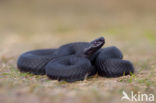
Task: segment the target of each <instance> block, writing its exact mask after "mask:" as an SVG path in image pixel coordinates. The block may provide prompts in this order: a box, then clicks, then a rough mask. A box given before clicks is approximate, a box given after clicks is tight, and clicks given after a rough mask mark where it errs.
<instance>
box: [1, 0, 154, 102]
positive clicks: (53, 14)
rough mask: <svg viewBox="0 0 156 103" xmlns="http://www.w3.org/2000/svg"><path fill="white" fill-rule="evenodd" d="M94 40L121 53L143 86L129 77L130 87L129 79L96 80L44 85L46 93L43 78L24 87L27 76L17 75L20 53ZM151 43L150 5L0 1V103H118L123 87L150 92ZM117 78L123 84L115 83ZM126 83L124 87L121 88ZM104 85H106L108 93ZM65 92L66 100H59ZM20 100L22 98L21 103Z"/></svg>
mask: <svg viewBox="0 0 156 103" xmlns="http://www.w3.org/2000/svg"><path fill="white" fill-rule="evenodd" d="M100 36H104V37H105V39H106V44H105V47H106V46H111V45H114V46H117V47H118V48H120V49H121V50H122V51H123V53H124V58H125V59H128V60H131V61H132V62H133V63H134V66H135V68H136V71H137V72H136V77H137V78H138V79H139V80H140V79H141V80H142V79H143V80H145V81H143V80H142V82H143V84H140V82H139V83H138V82H137V81H134V82H133V81H131V77H129V78H130V82H129V78H128V79H125V78H124V79H123V78H117V79H106V78H100V77H99V78H98V79H97V78H96V79H95V78H93V79H91V80H90V81H87V82H78V83H75V84H64V83H63V84H59V83H57V82H56V81H50V82H48V83H50V89H47V86H44V85H42V84H43V83H45V82H46V81H47V78H46V77H35V76H33V77H31V80H32V78H33V80H32V81H31V82H30V80H29V79H30V78H29V76H30V75H29V76H27V74H24V75H22V74H20V73H19V72H18V71H17V68H16V60H17V58H18V56H19V55H20V54H21V53H23V52H25V51H28V50H32V49H41V48H55V47H59V46H60V45H62V44H65V43H69V42H75V41H91V40H93V39H95V38H97V37H100ZM155 44H156V1H155V0H0V48H1V49H0V71H1V76H2V79H1V80H0V83H1V85H0V90H1V91H0V100H1V101H2V102H3V103H4V102H7V103H9V102H10V101H11V102H12V103H13V102H16V103H18V102H19V103H20V102H21V101H22V102H27V101H29V102H32V101H33V102H37V101H38V100H40V99H41V98H42V100H43V101H44V102H47V103H49V102H51V98H53V99H52V100H55V101H56V102H57V101H61V102H64V103H69V102H73V101H74V102H78V103H80V102H81V103H83V102H84V103H85V102H91V103H95V102H103V101H107V103H108V102H110V103H111V102H112V103H113V102H114V101H116V100H120V96H121V95H120V94H119V91H120V90H123V89H125V88H124V86H125V87H126V88H129V90H132V89H135V90H136V91H137V90H140V91H141V90H142V91H144V92H147V91H148V92H150V91H152V92H154V91H155V90H154V89H155V87H156V85H155V84H156V83H155V82H154V81H155V80H156V78H155V73H156V71H155V69H154V68H155V66H154V65H155V64H156V62H155V61H156V53H155V52H156V46H155ZM12 68H14V69H12ZM14 70H15V71H14ZM152 73H154V76H153V75H152ZM148 74H149V75H148ZM145 75H146V76H145ZM151 75H152V76H151ZM21 78H22V81H21ZM38 78H39V79H38ZM41 78H44V79H45V78H46V79H45V80H42V79H41ZM126 78H127V77H126ZM23 79H24V80H23ZM105 79H106V80H105ZM120 79H123V81H121V82H120ZM124 80H125V81H124ZM135 80H136V78H135ZM127 81H128V83H129V84H128V85H129V86H130V87H128V86H127V84H125V83H127ZM146 81H150V82H146ZM105 82H106V83H108V84H111V88H109V87H110V86H108V85H105ZM46 83H47V82H46ZM93 83H94V84H93ZM114 83H116V85H114ZM146 83H147V84H146ZM34 84H37V86H36V85H35V86H34ZM90 84H92V85H90ZM17 85H18V86H17ZM142 85H143V87H142ZM17 87H18V88H17ZM55 87H57V89H56V88H55ZM22 88H24V90H23V89H22ZM51 88H52V89H51ZM136 88H137V89H136ZM142 88H144V89H142ZM147 88H148V89H147ZM116 89H118V90H116ZM29 90H30V91H29ZM41 90H42V91H45V93H43V94H44V95H46V96H47V98H46V97H44V96H43V95H41V93H40V92H41ZM77 90H79V92H78V91H77ZM107 90H108V91H107ZM23 91H24V92H23ZM49 91H51V93H50V94H49ZM84 91H85V92H84ZM101 91H104V93H103V92H101ZM9 92H10V93H9ZM67 92H69V95H67V96H65V95H66V93H67ZM113 92H115V93H113ZM18 93H21V94H22V93H23V94H22V96H21V94H18ZM53 93H54V94H53ZM77 93H78V94H77ZM87 93H88V94H87ZM99 93H100V94H99ZM107 93H108V95H107ZM111 93H113V94H111ZM154 93H155V92H154ZM27 94H29V95H27ZM19 96H21V98H19ZM57 96H59V97H58V98H57ZM8 97H9V98H11V99H10V101H9V100H8V99H7V98H8ZM24 97H27V98H28V99H27V100H26V101H24V100H25V98H24ZM32 97H33V98H32ZM55 97H56V98H55ZM77 98H78V99H77ZM91 98H92V99H91ZM82 99H84V100H82ZM20 100H21V101H20ZM43 101H42V102H43Z"/></svg>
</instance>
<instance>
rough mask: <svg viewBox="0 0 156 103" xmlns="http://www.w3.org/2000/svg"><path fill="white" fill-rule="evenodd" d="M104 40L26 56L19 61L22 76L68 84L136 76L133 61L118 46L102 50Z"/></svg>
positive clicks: (37, 51) (31, 53)
mask: <svg viewBox="0 0 156 103" xmlns="http://www.w3.org/2000/svg"><path fill="white" fill-rule="evenodd" d="M104 43H105V40H104V38H103V37H100V38H98V39H95V40H93V41H91V42H74V43H69V44H65V45H63V46H60V47H59V48H57V49H41V50H33V51H28V52H26V53H23V54H22V55H20V56H19V58H18V61H17V66H18V69H19V70H20V71H21V72H30V73H33V74H37V75H38V74H40V75H45V74H46V75H47V76H48V77H49V78H50V79H56V80H59V81H60V80H65V81H68V82H73V81H78V80H84V79H85V78H86V77H87V76H92V75H94V74H96V72H98V74H99V75H100V76H106V77H118V76H122V75H128V74H130V73H133V72H134V67H133V65H132V63H131V62H130V61H127V60H122V58H123V54H122V52H121V51H120V50H119V49H118V48H117V47H115V46H111V47H107V48H101V47H102V46H103V44H104Z"/></svg>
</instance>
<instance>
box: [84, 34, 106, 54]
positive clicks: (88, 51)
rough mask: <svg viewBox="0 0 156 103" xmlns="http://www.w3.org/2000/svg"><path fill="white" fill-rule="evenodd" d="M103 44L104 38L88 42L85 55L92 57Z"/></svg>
mask: <svg viewBox="0 0 156 103" xmlns="http://www.w3.org/2000/svg"><path fill="white" fill-rule="evenodd" d="M104 43H105V39H104V37H100V38H97V39H95V40H93V41H91V42H90V44H89V47H87V48H85V50H84V53H85V55H92V54H94V53H95V52H96V51H97V50H99V49H100V48H101V47H102V46H103V45H104Z"/></svg>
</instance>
